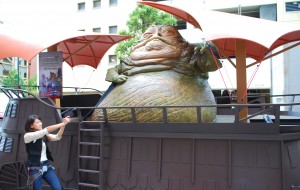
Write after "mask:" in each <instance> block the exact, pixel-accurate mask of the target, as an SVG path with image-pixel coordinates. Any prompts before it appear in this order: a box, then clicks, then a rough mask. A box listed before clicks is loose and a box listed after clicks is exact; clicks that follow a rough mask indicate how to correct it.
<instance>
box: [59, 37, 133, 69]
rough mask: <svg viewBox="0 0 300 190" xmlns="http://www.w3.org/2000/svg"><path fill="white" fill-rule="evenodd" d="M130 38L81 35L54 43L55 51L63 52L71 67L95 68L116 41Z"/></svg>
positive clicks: (64, 58)
mask: <svg viewBox="0 0 300 190" xmlns="http://www.w3.org/2000/svg"><path fill="white" fill-rule="evenodd" d="M128 38H131V36H122V35H112V34H109V35H105V34H98V35H83V36H77V37H73V38H69V39H66V40H63V41H61V42H59V43H57V44H56V46H57V51H62V52H63V60H64V61H66V62H67V63H68V64H69V65H70V66H71V67H74V66H76V65H89V66H91V67H94V68H97V66H98V64H99V62H100V60H101V59H102V57H103V56H104V54H105V53H106V52H107V50H108V49H110V48H111V47H112V46H113V45H115V44H116V43H118V42H120V41H123V40H126V39H128Z"/></svg>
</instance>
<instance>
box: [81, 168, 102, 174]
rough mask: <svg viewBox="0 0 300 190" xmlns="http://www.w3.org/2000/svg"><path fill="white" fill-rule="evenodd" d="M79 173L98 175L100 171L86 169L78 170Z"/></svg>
mask: <svg viewBox="0 0 300 190" xmlns="http://www.w3.org/2000/svg"><path fill="white" fill-rule="evenodd" d="M78 171H79V172H85V173H94V174H99V173H100V171H98V170H87V169H78Z"/></svg>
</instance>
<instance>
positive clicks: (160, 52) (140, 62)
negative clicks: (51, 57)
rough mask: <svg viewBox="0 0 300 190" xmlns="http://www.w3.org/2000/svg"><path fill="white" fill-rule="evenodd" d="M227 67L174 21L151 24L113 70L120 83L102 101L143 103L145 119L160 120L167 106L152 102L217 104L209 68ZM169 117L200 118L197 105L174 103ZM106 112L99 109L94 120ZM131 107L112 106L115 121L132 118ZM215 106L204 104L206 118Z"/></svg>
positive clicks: (171, 119) (108, 103)
mask: <svg viewBox="0 0 300 190" xmlns="http://www.w3.org/2000/svg"><path fill="white" fill-rule="evenodd" d="M218 67H222V65H221V63H220V62H219V60H218V59H216V58H215V57H214V56H213V55H212V54H211V51H210V48H209V46H207V45H204V46H200V47H195V46H193V45H191V44H189V43H188V42H186V41H185V40H184V39H183V38H182V36H181V35H180V33H179V32H178V31H177V30H176V28H174V27H173V26H169V25H160V26H152V27H150V28H149V29H148V30H147V31H146V32H145V33H144V34H143V35H142V37H141V39H140V40H139V41H138V42H137V44H136V45H135V46H134V47H132V53H131V54H130V56H129V57H127V58H125V59H124V60H122V61H121V62H120V64H119V65H117V66H116V67H114V68H111V69H109V70H108V72H107V75H106V80H107V81H110V82H113V83H117V85H116V86H115V88H114V89H113V90H112V91H111V92H110V93H109V94H108V95H107V97H106V98H105V99H103V101H102V102H101V103H100V104H99V107H111V106H112V107H114V106H138V107H143V108H138V109H136V119H137V121H139V122H160V121H162V120H163V111H162V109H158V108H148V107H147V106H166V105H167V106H192V105H214V104H216V103H215V100H214V96H213V94H212V91H211V88H210V86H209V84H208V81H207V79H208V72H210V71H215V70H217V69H218ZM167 116H168V121H169V122H196V121H197V109H196V108H195V107H190V108H186V107H185V108H181V107H175V108H168V109H167ZM101 117H103V115H102V111H101V109H95V111H94V113H93V114H92V115H91V117H90V118H89V120H97V119H101ZM131 117H132V115H131V110H130V109H125V108H124V109H108V120H109V121H130V120H131ZM215 117H216V108H215V107H202V108H201V120H202V122H213V121H214V120H215Z"/></svg>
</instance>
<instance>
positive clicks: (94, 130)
mask: <svg viewBox="0 0 300 190" xmlns="http://www.w3.org/2000/svg"><path fill="white" fill-rule="evenodd" d="M80 131H85V132H100V131H101V129H82V128H80Z"/></svg>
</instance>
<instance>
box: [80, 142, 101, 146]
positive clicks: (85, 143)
mask: <svg viewBox="0 0 300 190" xmlns="http://www.w3.org/2000/svg"><path fill="white" fill-rule="evenodd" d="M79 144H81V145H92V146H100V145H101V143H94V142H80V143H79Z"/></svg>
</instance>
